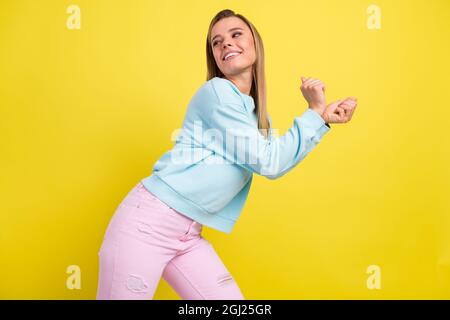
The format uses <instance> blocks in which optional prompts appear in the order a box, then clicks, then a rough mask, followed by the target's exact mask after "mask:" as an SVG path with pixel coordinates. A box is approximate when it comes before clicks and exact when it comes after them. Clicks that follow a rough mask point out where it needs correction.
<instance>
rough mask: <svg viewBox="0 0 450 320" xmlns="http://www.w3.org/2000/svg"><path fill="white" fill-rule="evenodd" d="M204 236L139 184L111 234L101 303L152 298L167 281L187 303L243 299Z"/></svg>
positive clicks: (104, 251)
mask: <svg viewBox="0 0 450 320" xmlns="http://www.w3.org/2000/svg"><path fill="white" fill-rule="evenodd" d="M201 231H202V225H201V224H199V223H198V222H196V221H194V220H192V219H191V218H189V217H187V216H185V215H183V214H181V213H180V212H178V211H176V210H175V209H173V208H171V207H169V206H168V205H166V204H165V203H164V202H162V201H161V200H159V199H158V198H157V197H156V196H155V195H153V194H152V193H151V192H149V191H148V190H147V189H146V188H145V187H144V186H143V184H142V183H141V182H139V183H138V184H137V185H136V186H135V187H134V188H133V189H132V190H131V191H130V192H129V193H128V194H127V196H126V197H125V198H124V199H123V201H122V202H121V204H120V205H119V206H118V208H117V209H116V212H115V213H114V215H113V217H112V219H111V221H110V223H109V225H108V228H107V229H106V233H105V236H104V239H103V242H102V245H101V247H100V251H99V252H98V255H99V258H100V265H99V279H98V289H97V297H96V298H97V299H98V300H104V299H122V300H125V299H133V300H135V299H153V295H154V293H155V291H156V288H157V286H158V283H159V281H160V279H161V276H162V277H163V279H164V280H165V281H167V282H168V283H169V284H170V285H171V286H172V288H173V289H174V290H175V291H176V292H177V293H178V294H179V296H180V297H181V298H182V299H187V300H193V299H195V300H199V299H236V300H238V299H239V300H242V299H244V297H243V295H242V293H241V291H240V289H239V287H238V285H237V284H236V282H235V281H234V279H233V277H232V276H231V274H230V272H229V271H228V270H227V268H226V267H225V266H224V264H223V262H222V261H221V259H220V257H219V256H218V255H217V253H216V252H215V250H214V248H213V246H212V245H211V244H210V243H209V242H208V241H207V240H206V239H205V238H203V237H202V236H201Z"/></svg>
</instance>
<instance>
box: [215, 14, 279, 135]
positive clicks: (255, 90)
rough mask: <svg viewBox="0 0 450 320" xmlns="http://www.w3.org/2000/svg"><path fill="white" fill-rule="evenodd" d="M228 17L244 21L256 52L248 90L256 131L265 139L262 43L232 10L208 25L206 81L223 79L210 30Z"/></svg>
mask: <svg viewBox="0 0 450 320" xmlns="http://www.w3.org/2000/svg"><path fill="white" fill-rule="evenodd" d="M228 17H237V18H239V19H241V20H242V21H244V22H245V23H246V24H247V26H248V27H249V28H250V30H251V32H252V34H253V39H254V44H255V52H256V61H255V63H254V64H253V66H252V70H253V77H252V79H253V80H252V87H251V90H250V96H252V97H253V100H254V102H255V111H256V112H257V117H258V129H259V130H260V132H261V134H262V135H263V136H264V137H265V138H266V139H267V138H268V130H269V127H270V123H269V117H268V114H267V106H266V76H265V72H264V46H263V41H262V38H261V36H260V35H259V33H258V31H257V30H256V28H255V26H253V24H252V23H251V22H250V21H248V19H247V18H245V17H244V16H242V15H241V14H238V13H235V12H234V11H233V10H230V9H225V10H222V11H220V12H219V13H217V14H216V15H215V16H214V18H213V19H212V20H211V23H210V25H209V29H208V35H207V37H206V64H207V75H206V80H207V81H208V80H210V79H212V78H214V77H220V78H223V77H224V74H223V73H222V71H220V69H219V67H218V66H217V64H216V60H215V59H214V54H213V51H212V45H211V41H210V38H211V30H212V28H213V27H214V25H215V24H216V23H217V22H218V21H219V20H221V19H223V18H228Z"/></svg>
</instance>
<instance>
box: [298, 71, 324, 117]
mask: <svg viewBox="0 0 450 320" xmlns="http://www.w3.org/2000/svg"><path fill="white" fill-rule="evenodd" d="M300 90H301V91H302V94H303V97H304V98H305V100H306V101H307V102H308V106H309V108H311V109H313V110H314V111H316V112H318V113H319V114H322V113H323V111H324V110H325V108H326V102H325V85H324V84H323V83H322V82H321V81H320V80H319V79H315V78H305V77H302V85H301V86H300Z"/></svg>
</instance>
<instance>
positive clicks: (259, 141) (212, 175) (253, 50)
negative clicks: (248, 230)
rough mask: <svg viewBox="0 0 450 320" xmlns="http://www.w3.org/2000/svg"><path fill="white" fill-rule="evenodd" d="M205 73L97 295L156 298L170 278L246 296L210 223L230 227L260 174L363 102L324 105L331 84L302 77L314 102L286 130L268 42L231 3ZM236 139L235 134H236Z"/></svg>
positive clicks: (119, 231)
mask: <svg viewBox="0 0 450 320" xmlns="http://www.w3.org/2000/svg"><path fill="white" fill-rule="evenodd" d="M206 53H207V67H208V74H207V81H206V82H205V83H204V84H203V85H202V86H201V87H200V89H199V90H198V91H197V92H196V93H195V95H194V96H193V98H192V99H191V101H190V103H189V106H188V110H187V113H186V116H185V119H184V121H183V128H182V130H181V132H180V134H179V135H178V136H177V140H176V143H175V145H174V147H173V149H172V150H170V151H168V152H167V153H165V154H164V155H163V156H162V157H161V158H160V159H159V160H158V161H157V162H156V163H155V165H154V167H153V172H152V174H151V175H150V176H149V177H147V178H144V179H142V180H141V181H140V182H139V183H138V184H137V185H136V186H135V187H134V188H133V189H132V190H131V191H130V192H129V194H128V195H127V196H126V197H125V199H124V200H123V201H122V203H121V204H120V205H119V207H118V208H117V210H116V212H115V214H114V216H113V218H112V219H111V221H110V223H109V225H108V228H107V230H106V233H105V237H104V239H103V243H102V246H101V248H100V251H99V256H100V272H99V283H98V292H97V299H152V298H153V295H154V292H155V290H156V288H157V286H158V283H159V280H160V278H161V277H163V278H164V279H165V280H166V281H167V282H168V283H169V284H170V285H171V286H172V287H173V289H174V290H175V291H176V292H177V293H178V294H179V295H180V297H181V298H182V299H244V296H243V294H242V292H241V290H240V288H239V286H238V285H237V283H236V281H234V278H233V277H232V275H231V273H230V272H229V270H228V269H227V268H226V267H225V266H224V264H223V262H222V261H221V259H220V257H219V256H218V255H217V253H216V252H215V250H214V248H213V246H212V245H211V244H210V243H209V242H208V241H207V240H206V239H205V238H203V237H202V235H201V231H202V227H203V225H206V226H209V227H211V228H214V229H217V230H220V231H223V232H226V233H230V232H231V230H232V228H233V226H234V224H235V222H236V221H237V219H238V217H239V215H240V213H241V211H242V208H243V206H244V203H245V200H246V198H247V195H248V191H249V189H250V185H251V181H252V176H253V173H257V174H259V175H262V176H265V177H267V178H269V179H276V178H278V177H281V176H282V175H284V174H285V173H287V172H288V171H290V170H291V169H292V168H293V167H294V166H296V165H297V164H298V163H299V162H300V161H301V160H302V159H303V158H304V157H305V156H306V155H307V154H308V153H309V152H310V151H311V150H312V149H313V148H314V146H315V145H316V144H317V143H318V142H319V141H320V139H321V138H322V136H323V135H324V134H325V133H326V132H328V131H329V130H330V126H329V123H344V122H347V121H349V120H350V119H351V117H352V114H353V112H354V110H355V107H356V100H355V99H353V98H347V99H345V100H338V101H336V102H334V103H332V104H330V105H328V106H326V105H325V96H324V91H325V86H324V85H323V84H322V82H321V81H320V80H317V79H314V78H303V77H302V85H301V91H302V93H303V96H304V97H305V99H306V100H307V102H308V104H309V107H308V108H307V110H306V111H304V113H303V114H302V115H301V116H299V117H296V118H295V119H294V124H293V126H292V127H291V128H290V129H289V130H288V131H287V132H286V133H285V134H284V135H283V136H281V137H272V134H271V131H268V130H270V129H271V120H270V117H269V115H268V113H267V109H266V91H265V77H264V49H263V43H262V40H261V38H260V36H259V34H258V32H257V30H256V29H255V27H254V26H253V25H252V24H251V23H250V22H249V21H248V20H247V19H246V18H244V17H243V16H242V15H240V14H235V13H234V12H233V11H231V10H223V11H221V12H219V13H218V14H217V15H216V16H215V17H214V18H213V20H212V21H211V24H210V26H209V30H208V35H207V40H206ZM236 141H237V142H236Z"/></svg>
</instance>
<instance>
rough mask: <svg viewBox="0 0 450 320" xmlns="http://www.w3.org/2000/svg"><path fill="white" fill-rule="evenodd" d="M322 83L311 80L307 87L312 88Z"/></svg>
mask: <svg viewBox="0 0 450 320" xmlns="http://www.w3.org/2000/svg"><path fill="white" fill-rule="evenodd" d="M320 83H321V82H320V80H310V81H309V82H307V83H306V87H307V88H312V87H314V86H316V85H318V84H320Z"/></svg>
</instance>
